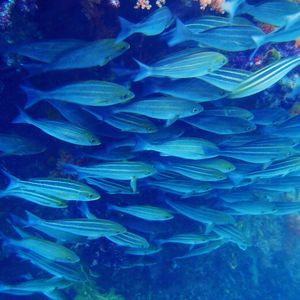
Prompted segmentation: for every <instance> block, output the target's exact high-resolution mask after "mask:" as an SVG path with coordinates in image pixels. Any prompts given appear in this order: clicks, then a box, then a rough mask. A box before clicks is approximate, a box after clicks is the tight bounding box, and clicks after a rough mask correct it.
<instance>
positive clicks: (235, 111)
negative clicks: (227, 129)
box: [201, 106, 253, 121]
mask: <svg viewBox="0 0 300 300" xmlns="http://www.w3.org/2000/svg"><path fill="white" fill-rule="evenodd" d="M201 116H214V117H232V118H240V119H244V120H247V121H251V120H252V119H253V114H252V113H251V112H250V111H249V110H247V109H244V108H240V107H237V106H227V107H224V108H215V109H206V110H205V111H203V112H202V113H201Z"/></svg>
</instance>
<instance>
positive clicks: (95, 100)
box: [22, 80, 134, 108]
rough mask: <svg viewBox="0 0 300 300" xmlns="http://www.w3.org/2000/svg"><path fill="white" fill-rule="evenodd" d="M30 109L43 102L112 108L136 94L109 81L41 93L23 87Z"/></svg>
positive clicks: (27, 105) (93, 82) (92, 82)
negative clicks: (61, 102)
mask: <svg viewBox="0 0 300 300" xmlns="http://www.w3.org/2000/svg"><path fill="white" fill-rule="evenodd" d="M22 89H23V91H24V92H25V93H26V95H27V98H28V101H27V103H26V106H25V108H29V107H31V106H33V105H34V104H36V103H38V102H39V101H41V100H45V99H47V100H48V101H49V102H52V101H63V102H68V103H74V104H79V105H87V106H110V105H115V104H119V103H126V102H128V101H130V100H131V99H133V98H134V93H133V92H131V91H130V90H129V89H127V88H126V87H124V86H122V85H120V84H116V83H113V82H108V81H100V80H90V81H83V82H78V83H73V84H68V85H65V86H62V87H59V88H57V89H54V90H50V91H41V90H38V89H34V88H31V87H28V86H22Z"/></svg>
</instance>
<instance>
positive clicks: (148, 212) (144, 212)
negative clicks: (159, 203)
mask: <svg viewBox="0 0 300 300" xmlns="http://www.w3.org/2000/svg"><path fill="white" fill-rule="evenodd" d="M108 208H109V209H111V210H115V211H118V212H122V213H125V214H129V215H132V216H135V217H137V218H141V219H144V220H148V221H167V220H170V219H173V215H172V214H171V213H170V212H169V211H168V210H166V209H163V208H161V207H156V206H150V205H129V206H124V207H121V206H117V205H112V204H110V205H109V206H108Z"/></svg>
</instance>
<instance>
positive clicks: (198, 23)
mask: <svg viewBox="0 0 300 300" xmlns="http://www.w3.org/2000/svg"><path fill="white" fill-rule="evenodd" d="M230 25H253V23H252V22H250V21H249V20H247V19H246V18H242V17H236V18H233V19H230V18H227V17H223V16H215V15H204V16H201V17H198V18H194V19H192V20H187V21H186V22H184V26H185V28H187V29H188V31H186V30H181V27H180V26H176V28H175V29H173V30H170V31H169V32H167V33H166V34H165V35H164V39H166V40H167V43H168V45H169V46H174V45H177V44H179V43H182V42H186V41H188V40H189V39H190V38H191V33H192V34H193V35H192V36H194V35H198V34H199V33H202V32H206V31H207V30H209V29H212V28H217V27H223V26H230Z"/></svg>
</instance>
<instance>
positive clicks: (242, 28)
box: [168, 19, 265, 52]
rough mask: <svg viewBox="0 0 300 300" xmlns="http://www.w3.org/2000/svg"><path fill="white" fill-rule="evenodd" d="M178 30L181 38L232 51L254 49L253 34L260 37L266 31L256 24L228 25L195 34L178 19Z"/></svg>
mask: <svg viewBox="0 0 300 300" xmlns="http://www.w3.org/2000/svg"><path fill="white" fill-rule="evenodd" d="M176 32H177V34H178V35H179V40H182V39H184V40H190V41H194V42H197V43H199V45H201V47H207V48H215V49H218V50H223V51H232V52H237V51H245V50H249V49H254V48H255V47H256V43H255V42H254V41H253V39H252V36H257V37H259V38H260V37H263V36H265V34H264V32H263V31H262V30H261V29H260V28H258V27H256V26H254V25H226V26H221V27H214V28H211V29H207V30H205V31H202V32H200V33H197V34H195V33H193V32H192V31H190V30H189V29H188V27H186V26H185V25H184V24H183V23H182V22H181V21H179V20H178V19H177V21H176ZM180 36H184V38H181V37H180ZM175 41H177V39H175ZM168 45H169V46H173V45H174V39H173V40H171V41H169V42H168Z"/></svg>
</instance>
